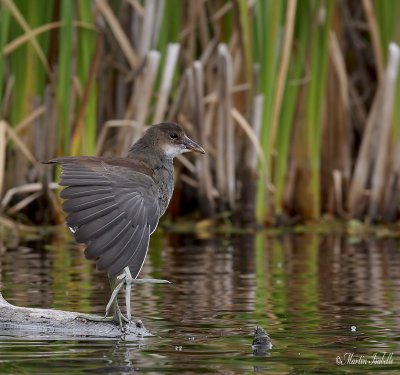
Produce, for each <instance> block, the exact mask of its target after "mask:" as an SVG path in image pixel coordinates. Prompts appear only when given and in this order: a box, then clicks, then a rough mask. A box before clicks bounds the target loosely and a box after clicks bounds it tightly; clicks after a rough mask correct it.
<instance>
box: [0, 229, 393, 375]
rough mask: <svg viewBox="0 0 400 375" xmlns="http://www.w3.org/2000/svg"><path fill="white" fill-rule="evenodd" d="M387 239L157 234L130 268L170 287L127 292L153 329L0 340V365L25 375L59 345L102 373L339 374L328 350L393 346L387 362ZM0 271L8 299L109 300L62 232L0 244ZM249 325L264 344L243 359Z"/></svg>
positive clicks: (77, 303)
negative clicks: (101, 337)
mask: <svg viewBox="0 0 400 375" xmlns="http://www.w3.org/2000/svg"><path fill="white" fill-rule="evenodd" d="M399 244H400V243H399V240H397V239H389V238H388V239H377V238H365V239H363V240H358V241H355V240H354V239H351V238H347V237H346V236H343V235H338V234H332V235H327V236H319V235H315V234H307V235H295V236H293V235H282V236H279V237H271V236H267V235H265V234H264V233H259V234H258V235H256V236H238V237H234V238H229V239H226V238H213V239H209V240H199V239H196V238H195V237H194V236H176V235H172V236H169V237H168V238H167V237H162V236H160V235H158V236H157V237H155V238H154V240H153V241H152V244H151V250H150V253H149V258H148V260H147V262H146V265H145V266H144V267H143V270H142V275H141V276H142V277H157V278H165V279H168V280H170V281H172V282H173V285H141V286H136V287H135V290H134V294H133V296H132V300H133V309H134V314H135V316H137V317H140V318H142V319H143V321H144V323H145V325H146V327H147V328H149V329H150V330H151V331H152V332H154V333H155V334H156V337H154V338H151V339H145V340H143V341H141V342H139V343H124V342H121V343H115V342H101V341H93V340H92V341H89V342H83V341H80V342H78V341H77V342H75V341H74V342H65V341H64V342H52V343H50V344H49V343H48V342H41V341H40V340H39V341H38V342H36V341H32V342H25V341H16V340H14V341H10V340H12V337H11V338H10V337H5V336H4V337H3V339H2V340H0V357H1V358H2V361H3V364H7V363H8V364H10V363H11V362H12V363H13V366H14V368H15V369H19V370H24V371H28V370H29V369H30V367H29V366H38V363H37V362H36V361H35V360H34V358H35V357H36V356H40V355H42V354H43V353H44V352H46V355H47V356H48V358H49V360H52V361H54V363H57V364H59V365H60V366H61V363H62V362H63V361H64V360H65V358H64V357H63V359H62V358H60V356H59V354H60V351H59V350H61V351H62V353H64V355H65V356H66V357H67V358H68V360H69V361H72V362H70V363H74V366H76V367H79V368H84V369H86V370H88V371H94V372H96V371H104V372H106V373H112V372H118V371H119V372H121V371H128V370H129V371H131V370H132V369H135V368H136V369H140V370H141V371H152V372H154V373H164V372H165V371H167V369H168V371H176V372H179V373H181V372H184V371H189V370H190V371H192V372H209V373H212V372H223V373H228V372H241V371H254V370H255V369H258V370H259V369H269V370H271V371H311V369H313V371H314V370H315V369H317V370H318V371H328V372H335V371H336V370H337V371H342V370H343V368H338V367H337V365H336V364H335V358H336V356H338V355H344V353H346V352H348V351H351V352H354V353H355V354H357V353H364V354H366V355H369V354H372V353H374V352H384V351H386V352H394V353H395V357H394V358H395V360H396V354H399V355H400V353H399V339H398V332H399V328H400V324H399V323H400V312H399V309H400V307H399V306H400V304H399V302H400V295H399V294H400V289H399V284H400V274H399V269H400V252H399V250H398V249H399ZM0 271H1V272H0V277H1V279H0V282H1V289H2V291H3V294H4V296H5V298H6V299H7V300H9V301H10V302H11V303H14V304H18V305H24V306H40V307H56V308H62V309H71V310H79V311H82V312H97V313H103V311H104V306H105V304H106V302H107V300H108V297H109V287H108V281H107V278H106V275H105V274H104V273H102V272H97V271H96V270H95V269H94V266H93V264H92V263H90V262H88V261H86V260H85V259H84V256H83V253H82V250H81V249H79V248H78V247H77V246H76V245H73V244H72V243H71V242H69V241H68V238H66V237H65V232H60V233H56V234H55V235H54V237H53V238H52V239H46V240H45V241H44V242H42V243H40V244H38V243H26V244H24V246H19V247H17V248H7V249H6V251H4V252H3V254H2V255H1V256H0ZM257 325H258V326H261V327H263V328H265V329H266V330H267V332H268V334H269V335H270V337H271V339H272V342H273V344H274V346H273V348H272V349H270V350H268V351H265V355H262V356H257V357H254V356H253V352H252V347H251V343H252V336H253V332H254V328H255V327H256V326H257ZM352 326H355V327H357V329H356V331H354V332H353V331H352V330H351V327H352ZM36 339H37V338H36ZM11 342H12V344H11ZM45 348H46V349H45ZM57 348H59V349H57ZM27 350H29V354H26V352H27ZM65 353H68V354H65ZM27 358H28V359H29V361H26V359H27ZM397 362H398V363H400V357H397ZM396 366H397V367H396ZM398 366H399V364H397V365H396V364H395V365H392V366H391V367H390V368H391V369H395V368H397V369H399V367H398ZM39 367H40V366H39ZM61 367H62V366H61ZM365 369H366V367H365V368H364V370H365ZM0 370H1V367H0ZM347 370H348V369H347ZM315 371H316V370H315ZM65 372H67V371H65Z"/></svg>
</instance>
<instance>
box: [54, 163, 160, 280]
mask: <svg viewBox="0 0 400 375" xmlns="http://www.w3.org/2000/svg"><path fill="white" fill-rule="evenodd" d="M48 163H56V164H61V165H62V173H61V180H60V185H62V186H65V188H64V189H63V190H62V191H61V194H60V196H61V197H62V198H64V199H66V201H65V202H64V204H63V208H64V210H65V211H66V212H67V213H68V216H67V224H68V226H69V227H70V228H71V230H72V231H73V234H74V237H75V239H76V241H77V242H80V243H84V244H86V246H87V247H86V249H85V256H86V258H88V259H93V260H97V267H98V269H100V270H107V271H108V274H109V275H110V276H115V275H117V274H119V273H120V272H122V270H123V269H124V268H125V267H126V266H129V268H130V271H131V274H132V276H133V277H136V276H137V275H138V273H139V272H140V269H141V268H142V265H143V262H144V259H145V257H146V254H147V249H148V244H149V239H150V234H151V233H152V232H153V231H154V230H155V228H156V227H157V224H158V219H159V216H160V206H159V200H158V196H159V194H158V187H157V185H156V184H155V182H154V180H153V178H152V170H151V169H150V168H149V167H146V165H144V164H143V163H141V162H138V161H135V160H130V159H125V158H107V159H104V158H95V157H78V158H77V157H74V158H70V157H63V158H56V159H52V160H50V161H49V162H48Z"/></svg>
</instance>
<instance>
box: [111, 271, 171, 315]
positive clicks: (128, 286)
mask: <svg viewBox="0 0 400 375" xmlns="http://www.w3.org/2000/svg"><path fill="white" fill-rule="evenodd" d="M115 280H116V281H117V282H116V284H115V285H116V286H115V287H114V289H113V292H112V294H111V297H110V300H109V301H108V304H107V307H106V316H108V314H109V312H110V310H111V308H112V307H113V306H115V304H116V314H117V317H118V319H119V318H121V319H122V320H124V321H125V322H130V321H131V318H132V315H131V290H132V284H171V283H170V282H169V281H168V280H160V279H134V278H133V277H132V275H131V271H130V270H129V267H125V268H124V271H123V272H122V273H121V274H120V275H118V276H117V277H116V278H115ZM118 282H119V283H118ZM123 286H125V306H126V317H125V316H123V315H122V313H121V310H120V309H119V306H118V302H117V296H118V293H119V291H120V290H121V288H122V287H123ZM114 316H115V315H114Z"/></svg>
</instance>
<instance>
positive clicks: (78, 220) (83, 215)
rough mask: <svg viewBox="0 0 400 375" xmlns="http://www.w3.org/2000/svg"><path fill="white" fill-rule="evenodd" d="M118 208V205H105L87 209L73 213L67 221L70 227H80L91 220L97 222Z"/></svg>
mask: <svg viewBox="0 0 400 375" xmlns="http://www.w3.org/2000/svg"><path fill="white" fill-rule="evenodd" d="M117 207H118V204H117V203H114V204H109V203H105V204H102V205H99V206H96V207H92V208H87V209H86V210H82V211H78V212H72V213H70V214H69V215H68V216H67V220H66V221H67V224H68V226H73V227H76V226H78V227H79V226H81V225H83V224H86V223H88V222H89V221H91V220H95V219H97V218H99V217H101V216H105V215H107V214H108V213H110V212H112V211H114V210H115V209H116V208H117Z"/></svg>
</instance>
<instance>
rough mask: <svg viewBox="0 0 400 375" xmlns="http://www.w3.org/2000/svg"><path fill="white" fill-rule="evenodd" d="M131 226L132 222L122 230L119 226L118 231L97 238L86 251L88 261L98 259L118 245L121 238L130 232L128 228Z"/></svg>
mask: <svg viewBox="0 0 400 375" xmlns="http://www.w3.org/2000/svg"><path fill="white" fill-rule="evenodd" d="M130 225H131V223H130V221H128V223H126V224H125V225H124V226H123V227H122V228H121V226H120V225H118V227H117V230H118V232H117V233H115V232H116V230H114V231H112V232H111V231H110V232H106V233H104V234H103V235H102V236H100V237H98V238H96V239H95V240H93V241H91V242H90V243H89V246H88V247H87V248H86V250H85V256H86V258H88V259H97V258H98V257H99V256H101V254H103V253H104V252H106V251H108V250H109V249H110V248H111V247H113V246H115V245H116V244H118V242H119V240H120V239H121V237H123V236H124V234H125V233H127V232H129V229H128V227H129V226H130Z"/></svg>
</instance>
